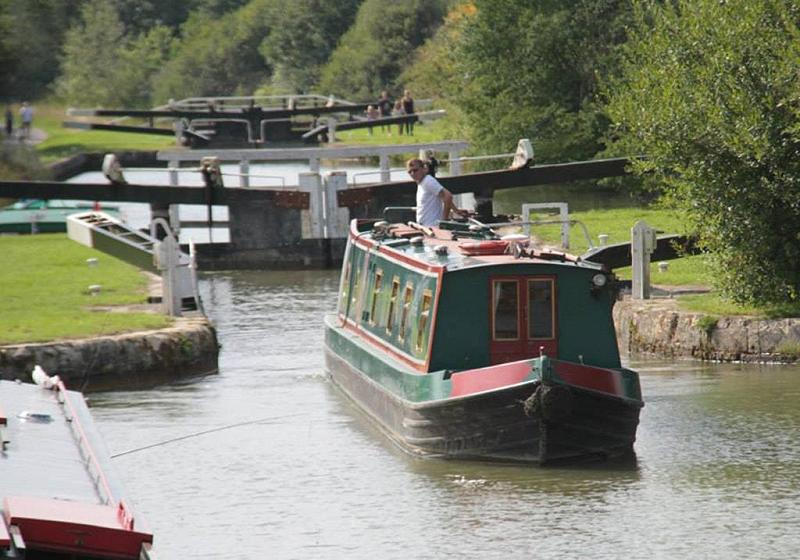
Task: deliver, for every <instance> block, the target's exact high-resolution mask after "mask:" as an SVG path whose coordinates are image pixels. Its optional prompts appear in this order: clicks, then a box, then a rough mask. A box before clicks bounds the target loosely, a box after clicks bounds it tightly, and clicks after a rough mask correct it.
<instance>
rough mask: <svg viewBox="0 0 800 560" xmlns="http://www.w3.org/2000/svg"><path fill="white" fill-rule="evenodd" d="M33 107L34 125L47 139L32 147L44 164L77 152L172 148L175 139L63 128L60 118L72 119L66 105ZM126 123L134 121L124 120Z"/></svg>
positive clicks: (54, 104) (39, 104) (47, 103)
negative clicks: (68, 114) (34, 147)
mask: <svg viewBox="0 0 800 560" xmlns="http://www.w3.org/2000/svg"><path fill="white" fill-rule="evenodd" d="M34 109H35V111H36V115H35V117H34V126H35V127H36V128H40V129H42V130H43V131H44V132H45V133H46V134H47V140H45V141H44V142H42V143H41V144H39V145H38V146H36V151H37V153H38V154H39V158H40V159H41V160H42V163H44V164H49V163H52V162H54V161H58V160H60V159H63V158H65V157H69V156H71V155H74V154H78V153H81V152H113V151H115V150H163V149H168V148H173V147H175V139H174V138H172V137H169V136H155V135H152V134H136V133H133V132H109V131H105V130H78V129H74V128H64V127H63V126H62V123H63V122H64V121H66V120H75V119H74V118H73V117H68V116H67V107H66V106H64V105H61V104H58V103H53V102H46V101H43V102H39V103H37V104H35V105H34ZM126 124H136V123H133V122H127V121H126Z"/></svg>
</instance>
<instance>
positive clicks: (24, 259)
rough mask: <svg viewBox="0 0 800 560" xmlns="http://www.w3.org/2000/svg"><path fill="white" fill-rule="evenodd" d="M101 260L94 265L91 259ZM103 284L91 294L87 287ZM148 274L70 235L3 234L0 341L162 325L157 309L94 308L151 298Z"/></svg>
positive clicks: (164, 320)
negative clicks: (131, 311)
mask: <svg viewBox="0 0 800 560" xmlns="http://www.w3.org/2000/svg"><path fill="white" fill-rule="evenodd" d="M90 257H94V258H96V259H98V265H97V266H96V267H89V266H87V264H86V259H87V258H90ZM92 284H99V285H101V286H102V289H101V291H100V293H99V294H98V295H96V296H92V295H90V294H89V292H88V287H89V286H90V285H92ZM146 288H147V279H146V278H145V277H144V276H143V275H142V274H141V273H140V272H139V271H138V270H137V269H136V268H134V267H132V266H130V265H128V264H126V263H123V262H121V261H119V260H117V259H114V258H112V257H110V256H108V255H106V254H104V253H100V252H98V251H95V250H93V249H89V248H88V247H84V246H82V245H79V244H78V243H75V242H74V241H70V240H69V239H68V238H67V236H66V235H65V234H42V235H30V236H0V293H2V294H3V297H2V311H0V344H16V343H22V342H42V341H50V340H57V339H64V338H81V337H88V336H94V335H107V334H114V333H120V332H128V331H136V330H143V329H152V328H161V327H165V326H167V325H169V324H170V323H171V321H170V320H169V319H168V318H167V317H164V316H161V315H157V314H152V313H141V312H138V313H127V312H126V313H123V312H108V311H97V310H93V307H96V306H116V305H126V304H136V303H143V302H145V301H146V298H147V293H146Z"/></svg>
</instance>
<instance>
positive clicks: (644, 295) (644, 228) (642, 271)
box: [631, 220, 656, 299]
mask: <svg viewBox="0 0 800 560" xmlns="http://www.w3.org/2000/svg"><path fill="white" fill-rule="evenodd" d="M655 248H656V230H655V229H653V228H651V227H650V226H648V225H647V223H646V222H645V221H644V220H639V221H638V222H636V223H635V224H634V225H633V227H632V228H631V265H632V268H633V271H632V272H633V275H632V276H633V281H632V283H631V297H632V298H633V299H650V254H651V253H652V252H653V251H654V250H655Z"/></svg>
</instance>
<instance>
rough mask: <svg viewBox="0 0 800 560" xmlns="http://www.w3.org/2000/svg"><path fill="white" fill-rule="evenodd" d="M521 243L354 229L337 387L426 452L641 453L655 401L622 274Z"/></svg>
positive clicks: (539, 459) (476, 235)
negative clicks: (644, 418)
mask: <svg viewBox="0 0 800 560" xmlns="http://www.w3.org/2000/svg"><path fill="white" fill-rule="evenodd" d="M520 237H521V236H519V235H509V236H504V237H502V238H501V237H500V236H499V235H498V234H497V233H495V231H494V229H492V227H491V225H483V224H478V223H476V222H474V220H473V223H472V224H467V223H459V222H441V223H440V226H439V227H438V228H426V227H422V226H419V225H418V224H414V223H412V222H409V223H408V224H389V223H387V222H384V221H382V222H376V221H375V220H354V221H353V222H352V224H351V227H350V231H349V237H348V244H347V249H346V252H345V258H344V263H343V268H342V275H341V281H340V289H339V301H338V308H337V312H336V313H335V314H332V315H329V316H327V317H326V319H325V356H326V367H327V370H328V373H329V375H330V377H331V379H332V380H333V382H334V383H335V384H336V385H338V386H339V387H340V388H341V389H342V390H343V392H344V393H345V394H346V395H347V396H348V397H349V398H350V399H352V400H353V401H354V402H355V403H356V404H357V405H358V406H359V407H360V408H361V409H363V411H364V412H366V414H367V415H368V416H369V417H370V418H371V419H373V420H374V421H375V422H376V424H377V425H378V426H379V427H380V428H381V430H382V431H383V432H384V433H386V434H387V435H388V436H389V437H390V438H391V439H392V440H393V441H394V442H396V443H398V444H399V445H400V447H401V448H403V449H404V450H406V451H408V452H410V453H412V454H415V455H420V456H433V457H443V458H460V459H461V458H463V459H486V460H495V461H522V462H532V463H538V464H553V463H562V462H572V461H581V460H590V459H609V458H623V457H624V458H628V457H634V455H633V444H634V441H635V439H636V429H637V426H638V423H639V413H640V410H641V408H642V406H643V401H642V397H641V390H640V386H639V377H638V374H637V373H636V372H634V371H631V370H629V369H626V368H623V367H621V364H620V358H619V351H618V348H617V341H616V332H615V330H614V325H613V319H612V315H611V309H612V306H613V304H614V301H615V299H616V289H615V286H614V284H615V283H614V277H613V274H612V273H611V272H609V271H608V270H607V269H606V268H605V267H604V266H603V265H601V264H598V263H594V262H591V261H588V260H585V259H582V258H580V257H574V256H571V255H568V254H565V253H561V252H557V251H551V250H547V249H545V248H536V247H528V246H527V243H526V242H525V241H523V240H522V239H520Z"/></svg>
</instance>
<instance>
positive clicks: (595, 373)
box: [553, 362, 625, 397]
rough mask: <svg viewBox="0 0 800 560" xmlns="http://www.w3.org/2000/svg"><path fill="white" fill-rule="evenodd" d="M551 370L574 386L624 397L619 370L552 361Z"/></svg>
mask: <svg viewBox="0 0 800 560" xmlns="http://www.w3.org/2000/svg"><path fill="white" fill-rule="evenodd" d="M553 371H555V373H556V375H558V377H560V378H561V379H562V380H564V381H565V382H567V383H569V384H570V385H574V386H576V387H581V388H584V389H590V390H592V391H599V392H601V393H607V394H609V395H615V396H620V397H624V396H625V395H623V394H622V386H621V382H620V381H621V380H620V374H619V372H616V371H612V370H608V369H603V368H596V367H591V366H585V365H582V364H574V363H571V362H553Z"/></svg>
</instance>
